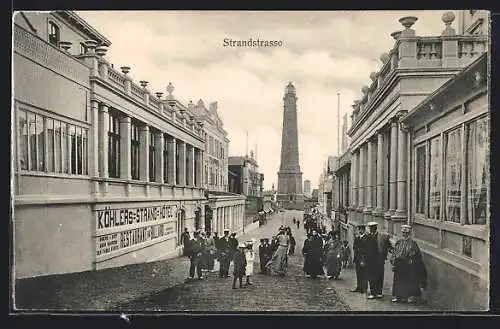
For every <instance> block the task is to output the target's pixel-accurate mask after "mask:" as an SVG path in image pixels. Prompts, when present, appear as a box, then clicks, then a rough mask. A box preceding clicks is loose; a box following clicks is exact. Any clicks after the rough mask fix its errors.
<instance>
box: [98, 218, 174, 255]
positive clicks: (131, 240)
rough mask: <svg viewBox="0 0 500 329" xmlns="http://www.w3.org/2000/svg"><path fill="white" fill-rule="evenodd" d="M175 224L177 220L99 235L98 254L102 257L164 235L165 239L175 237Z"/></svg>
mask: <svg viewBox="0 0 500 329" xmlns="http://www.w3.org/2000/svg"><path fill="white" fill-rule="evenodd" d="M175 225H176V223H175V222H168V223H162V224H157V225H150V226H145V227H139V228H136V229H132V230H126V231H122V232H118V233H113V234H107V235H102V236H99V237H97V238H96V256H97V257H100V256H103V255H106V254H109V253H111V252H113V251H116V250H121V249H124V248H128V247H132V246H135V245H139V244H144V243H146V242H149V241H152V240H155V239H158V238H162V237H165V239H167V237H173V236H175V234H176V229H175Z"/></svg>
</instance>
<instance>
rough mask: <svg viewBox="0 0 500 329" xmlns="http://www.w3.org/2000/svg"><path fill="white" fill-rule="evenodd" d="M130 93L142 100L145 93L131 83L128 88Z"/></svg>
mask: <svg viewBox="0 0 500 329" xmlns="http://www.w3.org/2000/svg"><path fill="white" fill-rule="evenodd" d="M130 92H131V93H132V95H134V96H136V97H137V98H139V99H144V94H145V93H146V92H145V91H144V89H142V88H141V87H139V86H137V85H136V84H133V83H132V84H131V86H130Z"/></svg>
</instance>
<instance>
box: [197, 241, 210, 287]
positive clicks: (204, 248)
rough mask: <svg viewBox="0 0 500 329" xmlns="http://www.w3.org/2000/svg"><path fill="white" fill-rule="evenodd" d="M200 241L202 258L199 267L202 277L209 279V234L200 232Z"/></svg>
mask: <svg viewBox="0 0 500 329" xmlns="http://www.w3.org/2000/svg"><path fill="white" fill-rule="evenodd" d="M198 237H199V239H198V241H199V243H200V250H201V255H200V260H199V265H198V266H199V267H200V268H201V274H202V275H201V279H205V280H207V279H208V272H209V271H210V250H209V248H208V245H207V236H206V233H205V232H200V233H199V234H198Z"/></svg>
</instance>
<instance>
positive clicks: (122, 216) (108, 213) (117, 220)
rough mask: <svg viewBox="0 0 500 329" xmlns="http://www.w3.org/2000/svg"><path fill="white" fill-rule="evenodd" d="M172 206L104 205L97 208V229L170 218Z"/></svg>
mask: <svg viewBox="0 0 500 329" xmlns="http://www.w3.org/2000/svg"><path fill="white" fill-rule="evenodd" d="M174 208H175V207H174V206H156V207H145V208H128V209H111V208H110V207H105V208H104V209H102V210H97V225H96V227H97V230H98V231H99V230H102V229H107V228H112V227H119V226H127V225H133V224H138V223H145V222H151V221H158V220H162V219H171V218H173V217H174Z"/></svg>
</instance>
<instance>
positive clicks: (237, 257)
mask: <svg viewBox="0 0 500 329" xmlns="http://www.w3.org/2000/svg"><path fill="white" fill-rule="evenodd" d="M245 247H246V246H245V244H243V243H242V244H240V245H239V246H238V250H236V252H235V253H234V255H233V266H234V270H233V277H234V279H233V289H236V280H237V279H238V280H239V281H240V288H243V282H242V281H243V276H244V275H245V270H246V266H247V260H246V259H245V253H244V249H245Z"/></svg>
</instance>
